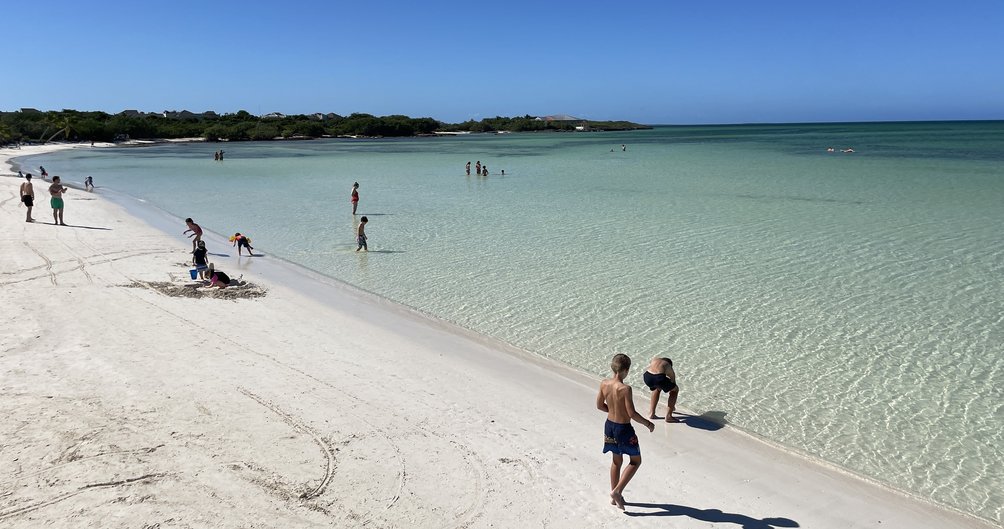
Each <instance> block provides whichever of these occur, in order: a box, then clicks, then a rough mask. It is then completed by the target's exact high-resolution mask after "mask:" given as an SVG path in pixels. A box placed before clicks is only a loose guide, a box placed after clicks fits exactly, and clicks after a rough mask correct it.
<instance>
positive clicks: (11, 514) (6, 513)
mask: <svg viewBox="0 0 1004 529" xmlns="http://www.w3.org/2000/svg"><path fill="white" fill-rule="evenodd" d="M165 475H166V474H162V473H161V474H143V475H142V476H137V477H135V478H127V479H120V480H115V481H105V482H101V483H91V484H90V485H84V486H83V487H80V488H79V489H77V490H75V491H73V492H67V493H66V494H61V495H59V496H56V497H55V498H52V499H49V500H45V501H40V502H38V503H33V504H31V505H25V506H24V507H18V508H16V509H11V510H9V511H4V512H0V520H4V519H7V518H11V517H14V516H18V515H20V514H25V513H29V512H32V511H36V510H38V509H41V508H43V507H48V506H49V505H54V504H56V503H59V502H61V501H64V500H68V499H70V498H72V497H74V496H76V495H78V494H83V493H85V492H90V491H92V490H100V489H107V488H113V487H121V486H123V485H132V484H133V483H140V482H143V481H148V480H152V479H155V478H160V477H163V476H165Z"/></svg>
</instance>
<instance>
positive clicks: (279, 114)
mask: <svg viewBox="0 0 1004 529" xmlns="http://www.w3.org/2000/svg"><path fill="white" fill-rule="evenodd" d="M284 117H286V114H283V113H282V112H271V113H269V114H265V115H264V116H262V117H261V119H282V118H284Z"/></svg>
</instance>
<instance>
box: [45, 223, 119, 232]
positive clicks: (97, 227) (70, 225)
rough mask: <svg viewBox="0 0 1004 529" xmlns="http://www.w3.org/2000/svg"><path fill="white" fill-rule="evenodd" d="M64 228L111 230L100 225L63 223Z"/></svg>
mask: <svg viewBox="0 0 1004 529" xmlns="http://www.w3.org/2000/svg"><path fill="white" fill-rule="evenodd" d="M52 225H53V226H58V224H52ZM63 227H65V228H80V229H82V230H106V231H111V228H102V227H100V226H81V225H79V224H63Z"/></svg>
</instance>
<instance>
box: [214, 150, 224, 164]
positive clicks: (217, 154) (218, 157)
mask: <svg viewBox="0 0 1004 529" xmlns="http://www.w3.org/2000/svg"><path fill="white" fill-rule="evenodd" d="M213 160H215V161H217V162H222V161H223V149H220V150H218V151H216V152H214V153H213Z"/></svg>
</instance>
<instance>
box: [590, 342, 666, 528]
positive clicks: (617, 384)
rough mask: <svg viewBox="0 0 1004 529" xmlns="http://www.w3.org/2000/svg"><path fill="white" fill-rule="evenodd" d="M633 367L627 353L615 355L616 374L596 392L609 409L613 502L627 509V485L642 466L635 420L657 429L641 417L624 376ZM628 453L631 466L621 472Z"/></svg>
mask: <svg viewBox="0 0 1004 529" xmlns="http://www.w3.org/2000/svg"><path fill="white" fill-rule="evenodd" d="M630 369H631V359H630V358H628V356H627V355H625V354H616V355H614V358H613V360H611V362H610V370H611V371H613V375H614V376H612V377H610V378H607V379H604V380H603V382H601V383H600V392H599V394H598V395H596V408H597V409H599V410H600V411H605V412H607V422H606V423H605V424H604V425H603V453H604V454H605V453H607V452H612V461H611V463H610V503H611V504H612V505H615V506H616V507H617V508H618V509H620V510H622V511H623V510H624V488H625V487H627V484H628V483H629V482H630V481H631V478H633V477H634V475H635V473H636V472H638V467H640V466H641V448H640V447H639V446H638V436H637V435H636V434H635V432H634V427H632V426H631V420H632V419H633V420H635V421H637V422H639V423H641V424H643V425H644V426H645V427H646V428H648V431H649V432H651V431H653V430H655V425H654V424H652V421H650V420H648V419H646V418H644V417H642V416H641V414H640V413H638V412H637V411H636V410H635V409H634V399H633V397H632V395H631V386H629V385H627V384H625V383H624V377H626V376H627V374H628V370H630ZM625 455H626V456H628V458H629V460H628V466H627V468H625V469H624V473H623V474H622V473H621V465H623V464H624V456H625Z"/></svg>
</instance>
